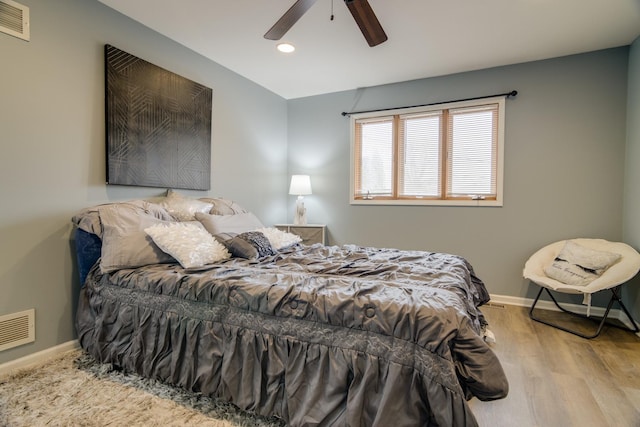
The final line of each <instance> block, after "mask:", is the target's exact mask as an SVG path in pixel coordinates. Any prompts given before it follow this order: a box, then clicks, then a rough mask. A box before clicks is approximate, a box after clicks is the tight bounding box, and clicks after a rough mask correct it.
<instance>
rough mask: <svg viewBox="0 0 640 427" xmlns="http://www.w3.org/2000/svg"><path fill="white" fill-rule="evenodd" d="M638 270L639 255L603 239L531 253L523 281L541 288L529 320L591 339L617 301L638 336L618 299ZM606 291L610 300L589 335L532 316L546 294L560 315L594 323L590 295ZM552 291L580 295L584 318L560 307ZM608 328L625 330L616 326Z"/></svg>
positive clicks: (560, 244) (562, 243)
mask: <svg viewBox="0 0 640 427" xmlns="http://www.w3.org/2000/svg"><path fill="white" fill-rule="evenodd" d="M567 258H568V259H567ZM585 266H586V267H585ZM638 270H640V254H638V252H637V251H636V250H635V249H633V248H632V247H631V246H629V245H627V244H625V243H620V242H609V241H607V240H602V239H571V240H562V241H559V242H555V243H552V244H550V245H547V246H545V247H543V248H542V249H540V250H538V251H537V252H536V253H534V254H533V255H532V256H531V258H529V260H528V261H527V262H526V264H525V266H524V270H523V276H524V278H525V279H528V280H530V281H531V282H533V283H535V284H536V285H538V286H540V291H539V292H538V295H537V296H536V299H535V301H534V302H533V305H532V306H531V309H530V310H529V317H530V318H531V319H533V320H535V321H536V322H540V323H544V324H545V325H548V326H552V327H554V328H557V329H560V330H563V331H565V332H569V333H572V334H574V335H577V336H579V337H582V338H587V339H591V338H595V337H597V336H598V335H600V332H601V331H602V328H603V326H604V325H605V323H607V322H606V320H607V316H608V315H609V312H610V310H611V308H612V306H613V303H614V301H617V302H618V304H619V305H620V307H621V308H622V310H623V311H624V313H625V314H626V315H627V317H628V318H629V321H630V323H631V325H632V326H633V327H632V328H629V330H632V331H633V332H635V333H637V332H639V331H640V329H639V328H638V324H637V323H636V322H635V320H633V318H632V317H631V314H630V313H629V311H628V310H627V308H626V307H625V306H624V304H623V303H622V301H621V299H620V288H621V287H622V285H623V284H624V283H626V282H628V281H629V280H630V279H632V278H633V277H634V276H635V275H636V274H637V273H638ZM550 276H551V277H550ZM606 290H609V291H610V292H611V299H610V300H609V304H608V305H607V308H606V311H605V313H604V316H603V317H602V320H601V321H600V324H599V326H598V329H597V330H596V332H594V333H593V334H591V335H587V334H583V333H581V332H578V331H576V330H571V329H568V328H566V327H564V326H561V325H558V324H554V323H551V322H548V321H546V320H542V319H539V318H537V317H535V316H534V314H533V310H534V308H535V306H536V304H537V303H538V300H539V299H540V295H541V294H542V292H543V291H546V292H547V294H549V296H550V297H551V300H552V301H553V302H554V304H555V305H556V306H557V307H558V308H559V309H560V310H562V311H563V312H565V313H569V314H572V315H574V316H579V317H582V318H587V319H591V320H594V321H596V322H597V320H596V319H593V318H591V317H590V314H591V313H590V311H591V295H592V294H594V293H596V292H599V291H606ZM552 291H555V292H560V293H567V294H582V295H583V298H584V300H583V303H584V304H587V314H586V315H585V314H582V313H576V312H573V311H570V310H568V309H566V308H564V307H562V306H561V305H560V304H559V303H558V301H557V300H556V299H555V298H554V296H553V294H552V293H551V292H552ZM607 324H608V325H610V326H614V327H618V328H623V329H627V328H624V327H621V326H619V325H615V324H610V323H607Z"/></svg>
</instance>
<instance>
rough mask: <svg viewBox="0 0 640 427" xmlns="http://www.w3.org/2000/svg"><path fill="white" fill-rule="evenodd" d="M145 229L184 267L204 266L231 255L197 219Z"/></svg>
mask: <svg viewBox="0 0 640 427" xmlns="http://www.w3.org/2000/svg"><path fill="white" fill-rule="evenodd" d="M144 231H145V233H147V234H148V235H149V236H151V238H152V239H153V241H154V243H155V244H156V245H158V247H159V248H160V249H162V250H163V251H164V252H166V253H168V254H169V255H171V256H172V257H174V258H175V259H176V260H178V262H179V263H180V265H181V266H183V267H184V268H192V267H202V266H204V265H207V264H213V263H214V262H216V261H222V260H224V259H227V258H230V257H231V254H230V253H229V252H228V251H227V249H226V248H225V247H224V246H223V245H222V244H220V242H218V241H217V240H216V239H214V238H213V236H212V235H211V234H209V232H208V231H207V230H205V228H204V227H203V226H202V224H200V223H199V222H196V221H193V222H176V223H171V224H156V225H152V226H151V227H147V228H145V229H144Z"/></svg>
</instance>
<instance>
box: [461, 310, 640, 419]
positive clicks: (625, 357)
mask: <svg viewBox="0 0 640 427" xmlns="http://www.w3.org/2000/svg"><path fill="white" fill-rule="evenodd" d="M482 311H483V313H484V314H485V316H486V318H487V320H488V322H489V325H490V328H489V329H491V330H492V331H493V332H494V333H495V335H496V343H495V344H493V346H492V348H493V350H494V351H495V353H496V354H497V355H498V357H499V359H500V361H501V362H502V366H503V367H504V370H505V372H506V374H507V377H508V379H509V387H510V389H509V395H508V396H507V397H506V398H505V399H502V400H498V401H494V402H480V401H478V400H477V399H473V400H471V401H470V402H469V403H470V406H471V408H472V410H473V413H474V414H475V416H476V418H477V420H478V423H479V424H480V426H481V427H500V426H509V427H513V426H516V427H533V426H540V427H555V426H562V427H565V426H580V427H587V426H588V427H600V426H603V427H604V426H612V427H613V426H615V427H639V426H640V338H638V336H636V335H635V334H633V333H632V332H627V331H623V330H621V329H618V328H614V327H605V329H604V330H603V331H602V333H601V334H600V336H599V337H597V338H594V339H591V340H586V339H583V338H579V337H577V336H574V335H572V334H569V333H566V332H563V331H560V330H557V329H555V328H552V327H549V326H546V325H543V324H541V323H538V322H534V321H533V320H530V319H529V315H528V309H527V308H524V307H517V306H509V305H507V306H504V307H501V306H497V307H490V306H487V307H483V308H482ZM538 313H540V314H539V317H543V316H544V317H545V318H546V319H548V320H552V321H556V320H557V319H566V315H565V314H561V313H557V312H553V311H544V310H542V311H539V310H536V314H537V315H538ZM584 322H585V321H584V320H579V321H577V322H571V321H570V322H568V323H565V325H569V326H570V327H574V326H576V325H580V324H584ZM586 322H587V323H586V324H587V325H588V326H589V327H591V328H592V329H593V326H594V324H592V323H591V322H589V321H586ZM585 332H586V331H585Z"/></svg>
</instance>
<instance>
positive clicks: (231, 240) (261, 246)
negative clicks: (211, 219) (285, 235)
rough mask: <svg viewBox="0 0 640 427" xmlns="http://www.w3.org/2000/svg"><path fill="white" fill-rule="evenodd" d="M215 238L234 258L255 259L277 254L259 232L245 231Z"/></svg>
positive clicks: (219, 235)
mask: <svg viewBox="0 0 640 427" xmlns="http://www.w3.org/2000/svg"><path fill="white" fill-rule="evenodd" d="M215 237H216V239H218V241H219V242H220V243H222V244H223V245H225V246H226V248H227V250H228V251H229V252H231V255H232V256H234V257H238V258H246V259H256V258H262V257H265V256H270V255H275V254H276V253H277V252H276V251H275V250H274V249H273V247H272V246H271V243H269V239H267V236H265V235H264V234H263V233H260V232H259V231H246V232H244V233H240V234H234V233H220V234H216V236H215Z"/></svg>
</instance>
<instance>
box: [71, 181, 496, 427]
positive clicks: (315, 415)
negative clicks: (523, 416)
mask: <svg viewBox="0 0 640 427" xmlns="http://www.w3.org/2000/svg"><path fill="white" fill-rule="evenodd" d="M73 223H74V224H75V226H76V228H75V244H76V251H77V257H78V270H79V273H80V280H81V282H82V284H83V285H82V288H81V291H80V296H79V302H78V311H77V315H76V328H77V333H78V339H79V342H80V345H81V346H82V348H83V349H85V350H86V351H87V352H88V353H89V354H91V355H92V356H93V357H94V358H95V359H97V360H98V361H100V362H103V363H112V364H114V365H115V366H117V367H119V368H121V369H123V370H126V371H131V372H135V373H137V374H140V375H142V376H145V377H149V378H154V379H158V380H161V381H163V382H165V383H168V384H172V385H174V386H176V387H182V388H185V389H187V390H191V391H196V392H201V393H204V394H206V395H209V396H212V397H217V398H221V399H224V400H226V401H229V402H231V403H233V404H234V405H236V406H238V407H240V408H242V409H245V410H248V411H253V412H255V413H258V414H260V415H267V416H276V417H279V418H281V419H283V420H284V421H286V422H287V424H288V425H291V426H311V425H323V426H330V425H341V426H389V425H393V426H475V425H477V422H476V420H475V418H474V416H473V413H472V412H471V410H470V408H469V406H468V404H467V401H468V400H469V399H471V398H474V397H475V398H478V399H480V400H494V399H500V398H503V397H505V396H506V395H507V392H508V381H507V378H506V376H505V374H504V371H503V369H502V367H501V365H500V362H499V360H498V359H497V357H496V355H495V354H494V352H493V351H492V350H491V348H490V347H489V345H487V343H486V342H485V340H484V334H485V331H486V327H487V324H486V321H485V319H484V317H483V315H482V313H481V311H480V310H479V308H478V307H480V306H481V305H483V304H485V303H486V302H488V300H489V295H488V293H487V291H486V289H485V286H484V284H483V282H482V281H481V280H480V279H479V278H478V277H476V275H475V274H474V271H473V268H472V266H471V265H470V264H469V263H468V262H467V261H466V260H465V259H464V258H462V257H459V256H456V255H451V254H442V253H431V252H421V251H403V250H397V249H390V248H371V247H361V246H356V245H343V246H323V245H321V244H316V245H311V246H306V245H302V244H301V243H299V240H298V239H299V238H298V239H297V236H294V235H291V234H289V233H285V232H283V231H280V230H276V229H272V228H269V227H264V226H262V224H261V223H260V221H259V220H258V219H257V218H256V217H255V215H253V214H252V213H251V212H247V211H246V210H244V209H243V208H241V207H240V206H238V205H237V204H234V203H233V202H231V201H229V200H226V199H213V198H202V199H192V198H188V197H186V196H180V195H178V194H177V193H175V192H173V193H169V196H167V197H166V198H163V199H160V200H156V201H154V202H149V201H143V200H136V201H129V202H118V203H111V204H105V205H99V206H94V207H90V208H87V209H83V210H82V211H81V212H79V213H78V214H77V215H75V216H74V217H73ZM221 248H222V249H221ZM212 253H215V254H216V255H215V256H214V259H213V260H212V259H211V254H212Z"/></svg>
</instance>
